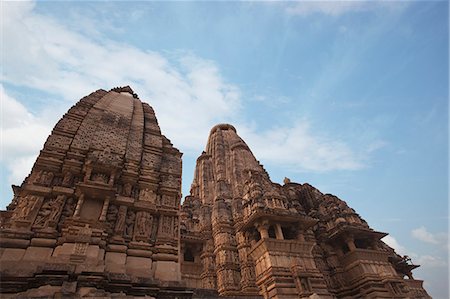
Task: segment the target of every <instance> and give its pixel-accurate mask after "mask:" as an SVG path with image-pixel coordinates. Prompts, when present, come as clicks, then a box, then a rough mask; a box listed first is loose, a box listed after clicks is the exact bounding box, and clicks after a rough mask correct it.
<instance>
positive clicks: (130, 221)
mask: <svg viewBox="0 0 450 299" xmlns="http://www.w3.org/2000/svg"><path fill="white" fill-rule="evenodd" d="M135 218H136V213H135V212H133V211H131V210H130V211H128V212H127V218H126V219H125V224H126V229H125V235H126V236H127V237H132V236H133V228H134V219H135Z"/></svg>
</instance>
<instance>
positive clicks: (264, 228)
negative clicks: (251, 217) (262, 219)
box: [255, 223, 269, 239]
mask: <svg viewBox="0 0 450 299" xmlns="http://www.w3.org/2000/svg"><path fill="white" fill-rule="evenodd" d="M255 226H256V229H257V230H258V232H259V234H260V235H261V239H268V238H269V231H268V229H269V224H268V223H259V224H257V225H255Z"/></svg>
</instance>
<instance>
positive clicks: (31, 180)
mask: <svg viewBox="0 0 450 299" xmlns="http://www.w3.org/2000/svg"><path fill="white" fill-rule="evenodd" d="M181 156H182V154H181V153H180V151H179V150H178V149H176V148H175V147H174V146H173V145H172V144H171V142H170V141H169V139H167V138H166V137H165V136H164V135H162V134H161V131H160V128H159V126H158V123H157V120H156V116H155V113H154V111H153V109H152V108H151V107H150V106H149V105H148V104H146V103H143V102H141V100H140V99H139V97H138V96H137V95H136V94H135V93H134V92H133V90H132V89H131V88H130V87H128V86H126V87H117V88H113V89H111V90H110V91H109V92H108V91H105V90H98V91H96V92H93V93H92V94H90V95H88V96H86V97H84V98H82V99H81V100H80V101H79V102H78V103H77V104H76V105H74V106H73V107H72V108H71V109H70V110H69V111H68V112H67V113H66V114H65V115H64V116H63V117H62V118H61V120H60V121H59V122H58V123H57V124H56V126H55V127H54V129H53V131H52V133H51V135H50V136H49V137H48V139H47V141H46V142H45V144H44V147H43V149H42V150H41V152H40V154H39V156H38V157H37V159H36V162H35V164H34V166H33V168H32V170H31V173H30V174H29V175H28V176H27V177H26V178H25V180H24V181H23V183H22V184H21V185H20V186H13V191H14V198H13V199H12V202H11V203H10V205H9V206H8V207H7V210H6V211H1V212H0V279H1V284H0V292H1V297H2V298H30V297H32V298H81V297H93V298H94V297H95V298H140V297H143V298H144V297H145V298H178V299H182V298H247V299H253V298H276V299H291V298H292V299H293V298H330V299H331V298H430V297H429V295H428V294H427V292H426V291H425V290H424V288H423V286H422V283H423V281H421V280H416V279H414V278H413V276H412V270H413V269H414V268H416V267H418V265H414V264H412V263H411V260H410V259H409V258H408V257H406V256H403V257H402V256H400V255H398V254H396V253H395V251H394V250H393V249H392V248H390V247H389V246H387V245H386V244H385V243H384V242H383V241H381V238H383V237H384V236H386V235H387V234H386V233H383V232H378V231H374V230H373V229H371V228H370V227H369V226H368V224H367V223H366V222H365V221H364V220H363V219H362V218H361V217H360V216H359V215H358V214H357V213H356V212H355V211H354V210H353V209H351V208H350V207H348V206H347V204H346V203H345V202H344V201H342V200H340V199H339V198H337V197H335V196H333V195H330V194H322V193H321V192H320V191H319V190H317V189H316V188H314V187H312V186H311V185H309V184H298V183H294V182H290V180H289V179H285V181H284V184H283V185H280V184H277V183H273V182H272V181H271V180H270V178H269V174H268V173H267V172H266V171H265V169H264V168H263V166H262V165H261V164H260V163H259V162H258V161H257V160H256V158H255V157H254V155H253V154H252V152H251V150H250V149H249V147H248V146H247V144H246V143H245V142H244V141H243V140H242V139H241V138H240V137H239V136H238V135H237V133H236V129H235V128H234V127H233V126H232V125H229V124H220V125H217V126H215V127H214V128H212V130H211V132H210V136H209V138H208V143H207V145H206V149H205V151H204V152H203V153H202V154H201V155H200V157H199V158H198V159H197V165H196V169H195V175H194V180H193V182H192V185H191V191H190V194H189V195H188V196H186V198H185V200H184V202H183V203H182V204H181V162H182V161H181Z"/></svg>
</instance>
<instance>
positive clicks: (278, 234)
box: [275, 223, 284, 240]
mask: <svg viewBox="0 0 450 299" xmlns="http://www.w3.org/2000/svg"><path fill="white" fill-rule="evenodd" d="M275 236H276V237H277V239H278V240H284V236H283V230H282V229H281V225H280V224H279V223H276V224H275Z"/></svg>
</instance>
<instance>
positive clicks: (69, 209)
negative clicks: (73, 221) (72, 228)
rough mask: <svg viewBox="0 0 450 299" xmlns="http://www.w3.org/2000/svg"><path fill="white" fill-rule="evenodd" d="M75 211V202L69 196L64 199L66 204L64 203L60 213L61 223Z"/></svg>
mask: <svg viewBox="0 0 450 299" xmlns="http://www.w3.org/2000/svg"><path fill="white" fill-rule="evenodd" d="M74 211H75V203H74V202H73V198H72V197H69V198H68V199H67V200H66V204H65V205H64V209H63V211H62V213H61V221H60V222H61V223H62V222H63V221H64V220H65V219H66V218H67V217H71V216H72V215H73V213H74Z"/></svg>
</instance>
